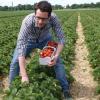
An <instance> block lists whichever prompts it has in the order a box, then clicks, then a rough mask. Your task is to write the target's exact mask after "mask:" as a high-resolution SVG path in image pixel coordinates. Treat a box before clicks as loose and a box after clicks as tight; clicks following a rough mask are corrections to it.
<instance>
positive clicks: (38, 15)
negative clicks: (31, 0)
mask: <svg viewBox="0 0 100 100" xmlns="http://www.w3.org/2000/svg"><path fill="white" fill-rule="evenodd" d="M51 12H52V6H51V4H50V3H48V2H47V1H40V2H39V3H37V4H36V5H35V13H32V14H30V15H28V16H26V17H25V19H24V20H23V22H22V26H21V28H20V32H19V35H18V40H17V46H16V49H15V51H14V55H13V59H12V62H11V65H10V73H9V83H10V84H11V82H12V81H13V79H14V78H15V76H17V75H18V74H19V70H20V74H21V77H22V79H21V81H22V82H29V79H28V76H27V72H26V69H25V66H26V62H25V58H26V57H27V56H28V55H29V54H30V52H31V51H32V49H34V48H40V49H42V48H43V47H44V46H45V45H46V43H47V42H48V41H50V40H52V35H51V32H50V29H51V28H52V29H53V30H54V31H55V34H56V36H57V38H58V41H57V42H58V47H57V52H56V54H55V56H54V59H53V62H52V63H49V64H48V66H53V65H55V67H54V70H55V73H56V78H57V79H58V80H59V81H60V84H61V87H62V90H63V93H64V96H65V97H68V96H69V85H68V82H67V79H66V76H65V69H64V65H63V64H62V62H61V59H60V57H59V55H60V53H61V51H62V49H63V46H64V34H63V32H62V29H61V26H60V23H59V21H58V19H57V16H56V15H55V14H54V13H51Z"/></svg>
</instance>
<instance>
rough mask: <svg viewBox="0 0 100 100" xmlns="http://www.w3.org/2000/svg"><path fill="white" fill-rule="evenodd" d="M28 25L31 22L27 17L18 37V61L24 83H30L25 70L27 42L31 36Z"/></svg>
mask: <svg viewBox="0 0 100 100" xmlns="http://www.w3.org/2000/svg"><path fill="white" fill-rule="evenodd" d="M28 23H29V21H28V18H27V17H26V18H25V19H24V20H23V22H22V25H21V28H20V32H19V35H18V41H17V49H18V60H19V67H20V74H21V77H22V82H24V81H28V76H27V72H26V69H25V66H26V62H25V55H26V48H27V40H28V36H29V34H30V27H29V24H28Z"/></svg>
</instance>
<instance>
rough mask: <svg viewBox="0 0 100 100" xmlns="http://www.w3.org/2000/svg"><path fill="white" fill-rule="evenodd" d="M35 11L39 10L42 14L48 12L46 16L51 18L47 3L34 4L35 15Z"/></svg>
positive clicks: (50, 7) (49, 5)
mask: <svg viewBox="0 0 100 100" xmlns="http://www.w3.org/2000/svg"><path fill="white" fill-rule="evenodd" d="M37 9H40V10H41V11H42V12H48V16H51V12H52V6H51V4H50V3H49V2H47V1H40V2H38V3H36V4H35V13H36V10H37Z"/></svg>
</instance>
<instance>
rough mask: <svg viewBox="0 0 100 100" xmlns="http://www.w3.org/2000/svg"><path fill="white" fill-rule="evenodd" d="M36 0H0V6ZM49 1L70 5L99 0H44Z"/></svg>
mask: <svg viewBox="0 0 100 100" xmlns="http://www.w3.org/2000/svg"><path fill="white" fill-rule="evenodd" d="M38 1H41V0H0V6H6V5H7V6H12V2H13V5H14V6H16V5H18V4H32V5H33V4H34V3H36V2H38ZM46 1H49V2H50V3H51V4H52V5H55V4H60V5H63V6H66V5H68V4H69V5H72V4H83V3H91V2H93V3H96V2H100V0H46Z"/></svg>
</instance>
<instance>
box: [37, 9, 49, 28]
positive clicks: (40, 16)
mask: <svg viewBox="0 0 100 100" xmlns="http://www.w3.org/2000/svg"><path fill="white" fill-rule="evenodd" d="M35 17H36V24H37V27H39V28H42V27H44V26H45V24H46V23H47V22H48V19H49V17H48V12H42V11H41V10H40V9H37V10H36V14H35Z"/></svg>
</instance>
